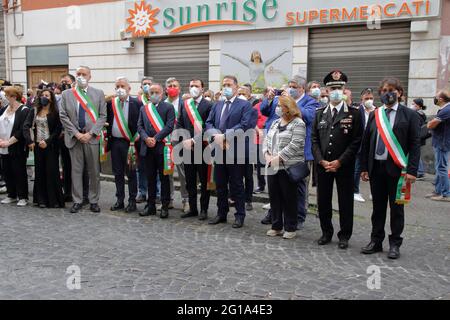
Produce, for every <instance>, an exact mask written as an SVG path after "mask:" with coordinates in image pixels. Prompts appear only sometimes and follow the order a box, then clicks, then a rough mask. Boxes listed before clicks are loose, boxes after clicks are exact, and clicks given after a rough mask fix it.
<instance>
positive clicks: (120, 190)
mask: <svg viewBox="0 0 450 320" xmlns="http://www.w3.org/2000/svg"><path fill="white" fill-rule="evenodd" d="M109 143H110V147H111V163H112V171H113V174H114V177H115V183H116V198H117V202H118V203H124V201H125V174H126V175H127V177H128V194H129V198H128V203H130V202H134V201H136V197H137V189H138V186H137V174H136V169H132V170H130V167H129V165H128V149H129V147H130V143H129V142H128V140H125V139H118V138H111V139H110V140H109Z"/></svg>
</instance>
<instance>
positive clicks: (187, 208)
mask: <svg viewBox="0 0 450 320" xmlns="http://www.w3.org/2000/svg"><path fill="white" fill-rule="evenodd" d="M190 210H191V208H190V207H189V202H184V203H183V212H184V213H189V211H190Z"/></svg>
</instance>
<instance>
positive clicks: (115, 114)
mask: <svg viewBox="0 0 450 320" xmlns="http://www.w3.org/2000/svg"><path fill="white" fill-rule="evenodd" d="M130 90H131V87H130V84H129V81H128V79H127V78H124V77H120V78H118V79H117V80H116V97H115V98H113V100H112V101H111V102H109V103H108V104H107V122H108V124H109V125H108V127H107V131H108V135H107V136H108V145H107V146H108V151H111V162H112V170H113V173H114V176H115V183H116V197H117V202H116V204H114V205H113V206H112V207H111V211H119V210H123V209H125V203H124V201H125V173H126V174H127V177H128V191H129V198H128V206H127V207H126V209H125V212H127V213H131V212H135V211H136V210H137V207H136V196H137V176H136V164H137V161H138V159H137V158H138V153H137V150H138V141H139V134H138V133H137V124H138V120H139V113H140V110H141V107H142V103H140V102H139V101H138V100H137V99H136V98H132V97H130ZM130 151H131V152H132V153H133V154H134V155H133V156H132V155H131V154H130V155H129V152H130Z"/></svg>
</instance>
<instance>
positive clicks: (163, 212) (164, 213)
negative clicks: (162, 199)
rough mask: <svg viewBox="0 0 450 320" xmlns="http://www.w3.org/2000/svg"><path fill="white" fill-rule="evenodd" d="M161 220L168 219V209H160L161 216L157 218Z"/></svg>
mask: <svg viewBox="0 0 450 320" xmlns="http://www.w3.org/2000/svg"><path fill="white" fill-rule="evenodd" d="M159 217H160V218H161V219H167V218H169V209H168V208H162V209H161V215H160V216H159Z"/></svg>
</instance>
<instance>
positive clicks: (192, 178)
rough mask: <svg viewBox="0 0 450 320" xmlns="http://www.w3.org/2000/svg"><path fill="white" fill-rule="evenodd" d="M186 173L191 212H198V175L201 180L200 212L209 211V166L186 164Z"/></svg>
mask: <svg viewBox="0 0 450 320" xmlns="http://www.w3.org/2000/svg"><path fill="white" fill-rule="evenodd" d="M184 172H185V176H186V187H187V190H188V193H189V207H190V209H191V212H193V213H197V212H198V205H197V175H198V177H199V178H200V184H201V195H200V210H201V211H205V212H207V211H208V208H209V200H210V198H211V192H210V191H208V165H207V164H205V163H203V164H185V165H184Z"/></svg>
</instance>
